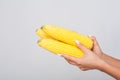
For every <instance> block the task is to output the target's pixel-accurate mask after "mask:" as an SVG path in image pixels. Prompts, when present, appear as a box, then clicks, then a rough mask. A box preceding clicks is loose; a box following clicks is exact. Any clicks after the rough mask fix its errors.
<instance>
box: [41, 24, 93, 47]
mask: <svg viewBox="0 0 120 80" xmlns="http://www.w3.org/2000/svg"><path fill="white" fill-rule="evenodd" d="M41 29H42V30H43V31H44V32H45V33H46V34H47V35H49V36H51V37H52V38H54V39H56V40H59V41H61V42H64V43H67V44H70V45H73V46H76V43H75V40H78V41H80V43H81V44H83V45H84V46H86V47H87V48H88V49H91V48H92V46H93V41H92V40H91V39H90V38H89V37H88V36H86V35H83V34H79V33H77V32H74V31H71V30H68V29H65V28H62V27H58V26H55V25H43V26H42V28H41Z"/></svg>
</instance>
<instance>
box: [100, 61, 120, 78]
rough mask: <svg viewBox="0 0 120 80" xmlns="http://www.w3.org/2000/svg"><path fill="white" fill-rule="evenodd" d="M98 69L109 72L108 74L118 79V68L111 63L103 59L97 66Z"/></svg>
mask: <svg viewBox="0 0 120 80" xmlns="http://www.w3.org/2000/svg"><path fill="white" fill-rule="evenodd" d="M98 69H99V70H101V71H102V72H105V73H107V74H109V75H110V76H112V77H114V78H115V79H117V80H120V68H116V67H114V66H113V65H110V64H108V63H107V62H105V61H102V62H101V64H99V67H98Z"/></svg>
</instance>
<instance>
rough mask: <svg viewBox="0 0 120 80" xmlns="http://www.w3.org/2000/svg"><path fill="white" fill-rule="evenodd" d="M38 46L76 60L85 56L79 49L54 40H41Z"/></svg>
mask: <svg viewBox="0 0 120 80" xmlns="http://www.w3.org/2000/svg"><path fill="white" fill-rule="evenodd" d="M38 45H39V46H41V47H43V48H45V49H47V50H48V51H50V52H52V53H55V54H60V53H62V54H67V55H69V56H73V57H76V58H78V57H82V56H83V52H82V51H81V50H80V49H78V48H77V47H75V46H71V45H69V44H65V43H63V42H60V41H57V40H54V39H41V40H39V41H38Z"/></svg>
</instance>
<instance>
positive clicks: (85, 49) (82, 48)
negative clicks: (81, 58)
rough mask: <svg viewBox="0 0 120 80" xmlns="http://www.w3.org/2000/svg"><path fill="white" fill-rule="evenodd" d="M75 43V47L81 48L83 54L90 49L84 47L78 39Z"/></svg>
mask: <svg viewBox="0 0 120 80" xmlns="http://www.w3.org/2000/svg"><path fill="white" fill-rule="evenodd" d="M75 43H76V45H77V47H78V48H79V49H80V50H82V51H83V52H84V53H85V54H87V53H89V51H90V50H89V49H88V48H86V47H85V46H84V45H83V44H81V43H80V41H78V40H76V41H75Z"/></svg>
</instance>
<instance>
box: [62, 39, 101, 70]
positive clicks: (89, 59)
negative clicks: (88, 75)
mask: <svg viewBox="0 0 120 80" xmlns="http://www.w3.org/2000/svg"><path fill="white" fill-rule="evenodd" d="M91 39H92V40H93V42H94V44H93V48H92V50H89V49H87V48H86V47H85V46H83V45H82V44H80V43H78V41H77V46H78V48H80V49H81V50H82V51H83V53H84V56H83V57H82V58H74V57H71V56H68V55H65V54H62V55H61V56H62V57H64V58H65V60H66V61H67V62H68V63H70V64H72V65H76V66H77V67H78V68H80V69H81V70H83V71H85V70H90V69H97V68H98V67H99V65H100V64H101V62H102V59H101V57H100V55H102V54H103V53H102V51H101V49H100V47H99V45H98V43H97V41H96V39H95V37H91Z"/></svg>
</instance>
